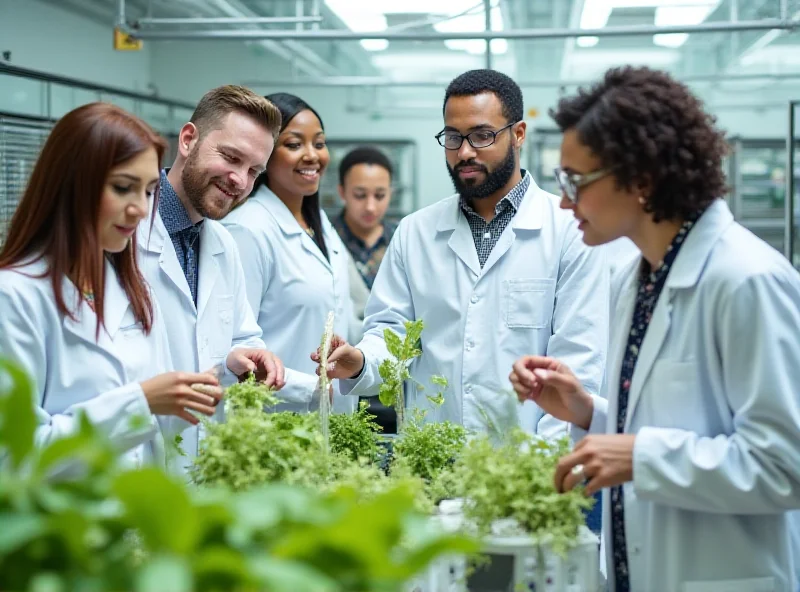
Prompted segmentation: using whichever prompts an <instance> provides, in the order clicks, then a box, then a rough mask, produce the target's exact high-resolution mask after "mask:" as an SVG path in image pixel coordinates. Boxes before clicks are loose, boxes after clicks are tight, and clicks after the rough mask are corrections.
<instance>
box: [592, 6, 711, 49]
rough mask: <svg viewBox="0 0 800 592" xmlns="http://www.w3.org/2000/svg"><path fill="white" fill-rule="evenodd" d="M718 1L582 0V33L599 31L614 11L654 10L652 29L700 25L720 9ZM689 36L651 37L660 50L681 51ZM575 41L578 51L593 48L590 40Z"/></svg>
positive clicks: (679, 34) (680, 34) (661, 35)
mask: <svg viewBox="0 0 800 592" xmlns="http://www.w3.org/2000/svg"><path fill="white" fill-rule="evenodd" d="M719 3H720V0H585V2H584V5H583V12H582V13H581V28H582V29H602V28H603V27H605V26H606V25H607V24H608V19H609V17H610V16H611V12H612V11H613V10H614V9H615V8H655V9H656V18H655V25H656V26H659V27H671V26H681V25H699V24H700V23H702V22H703V21H705V20H706V19H707V18H708V16H709V15H710V14H711V13H712V12H713V11H714V9H715V8H716V7H717V6H718V5H719ZM688 38H689V35H688V34H686V33H665V34H659V35H654V36H653V43H655V44H656V45H659V46H662V47H671V48H674V47H680V46H681V45H683V44H684V43H686V40H687V39H688ZM583 39H586V41H581V38H580V37H579V38H578V42H577V44H578V46H579V47H592V46H594V45H595V44H596V42H592V41H589V39H591V37H584V38H583Z"/></svg>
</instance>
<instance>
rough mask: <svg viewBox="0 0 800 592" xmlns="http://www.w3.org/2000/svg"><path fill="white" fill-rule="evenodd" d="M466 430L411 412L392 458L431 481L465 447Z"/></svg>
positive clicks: (420, 413) (421, 412)
mask: <svg viewBox="0 0 800 592" xmlns="http://www.w3.org/2000/svg"><path fill="white" fill-rule="evenodd" d="M466 441H467V430H466V429H465V428H464V426H462V425H459V424H455V423H452V422H449V421H443V422H428V423H425V422H424V412H423V411H420V410H417V411H415V412H414V416H413V420H412V421H409V422H407V424H406V427H405V429H404V430H403V434H402V435H401V436H400V437H399V438H397V440H396V441H395V443H394V448H393V454H394V458H395V460H399V459H403V460H404V461H405V462H406V463H407V464H408V466H409V467H410V469H411V471H412V472H413V473H414V474H415V475H418V476H419V477H421V478H422V479H424V480H425V481H429V482H430V481H432V480H433V479H435V478H436V477H437V476H438V474H439V473H440V472H441V471H443V470H445V469H446V468H448V467H450V466H451V465H452V464H453V463H454V462H455V460H456V458H457V457H458V456H459V454H460V453H461V450H462V449H463V448H464V444H465V443H466Z"/></svg>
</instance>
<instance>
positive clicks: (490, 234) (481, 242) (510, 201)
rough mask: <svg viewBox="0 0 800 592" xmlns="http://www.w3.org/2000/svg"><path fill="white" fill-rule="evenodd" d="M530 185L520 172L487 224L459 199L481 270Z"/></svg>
mask: <svg viewBox="0 0 800 592" xmlns="http://www.w3.org/2000/svg"><path fill="white" fill-rule="evenodd" d="M530 184H531V177H530V175H528V173H527V172H526V171H522V180H521V181H520V182H519V183H517V184H516V185H515V186H514V188H513V189H512V190H511V191H509V192H508V195H506V196H505V197H504V198H503V199H501V200H500V201H499V202H498V203H497V205H496V206H495V208H494V218H492V219H491V220H490V221H489V222H487V221H486V220H484V219H483V217H482V216H480V215H479V214H478V213H477V212H476V211H475V210H473V209H472V206H471V205H470V204H469V202H468V201H467V200H466V199H464V198H463V197H462V198H461V199H460V201H459V203H460V204H461V211H462V212H464V216H466V218H467V222H469V227H470V230H472V238H473V240H474V241H475V250H476V251H477V252H478V260H479V261H480V263H481V269H482V268H483V266H484V265H485V264H486V261H487V260H488V259H489V255H491V253H492V249H494V247H495V245H496V244H497V241H498V240H500V235H501V234H503V231H504V230H505V229H506V227H507V226H508V224H509V223H510V222H511V220H512V219H513V218H514V215H515V214H516V213H517V210H519V206H520V204H521V203H522V199H523V198H524V197H525V193H526V192H527V191H528V187H530Z"/></svg>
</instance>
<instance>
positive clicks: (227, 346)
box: [211, 295, 233, 358]
mask: <svg viewBox="0 0 800 592" xmlns="http://www.w3.org/2000/svg"><path fill="white" fill-rule="evenodd" d="M216 300H217V306H216V313H215V316H214V324H215V331H214V333H213V334H212V335H211V342H212V344H213V345H212V348H211V355H212V356H213V357H215V358H219V357H222V356H227V355H228V352H229V351H230V350H231V344H232V343H233V295H223V296H217V297H216Z"/></svg>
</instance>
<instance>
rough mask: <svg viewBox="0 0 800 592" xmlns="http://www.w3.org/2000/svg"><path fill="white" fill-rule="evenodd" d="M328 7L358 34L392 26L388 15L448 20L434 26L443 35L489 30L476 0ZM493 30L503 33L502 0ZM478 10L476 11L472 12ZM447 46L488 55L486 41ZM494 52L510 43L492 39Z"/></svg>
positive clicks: (383, 43)
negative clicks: (399, 14) (423, 15)
mask: <svg viewBox="0 0 800 592" xmlns="http://www.w3.org/2000/svg"><path fill="white" fill-rule="evenodd" d="M325 3H326V4H327V5H328V8H330V9H331V11H332V12H333V13H334V14H336V16H337V17H339V19H340V20H341V21H342V22H343V23H344V24H345V26H347V28H348V29H350V30H351V31H354V32H357V33H376V32H380V31H385V30H386V29H387V27H388V25H387V18H386V15H388V14H396V13H402V14H431V15H435V16H440V17H442V18H446V17H448V16H455V15H459V14H461V13H463V12H468V14H464V15H461V16H456V17H455V18H450V19H447V20H443V21H442V22H439V23H436V24H434V29H436V31H438V32H440V33H471V32H475V33H478V32H481V31H484V30H485V28H486V17H485V14H484V12H483V11H482V10H480V7H479V6H476V2H475V0H436V1H435V2H432V1H431V0H404V2H403V3H402V4H400V3H398V2H397V1H396V0H325ZM491 6H492V8H491V20H492V30H493V31H502V30H503V14H502V12H501V11H500V0H492V5H491ZM472 9H475V10H472ZM361 46H362V47H363V48H364V49H366V50H367V51H383V50H385V49H386V48H387V47H388V46H389V42H388V40H386V39H363V40H361ZM445 46H446V47H448V48H449V49H452V50H455V51H466V52H467V53H470V54H480V53H486V41H485V40H483V39H450V40H447V41H445ZM490 47H491V49H492V53H495V54H503V53H506V52H507V51H508V41H506V40H505V39H492V40H491V45H490Z"/></svg>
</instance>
